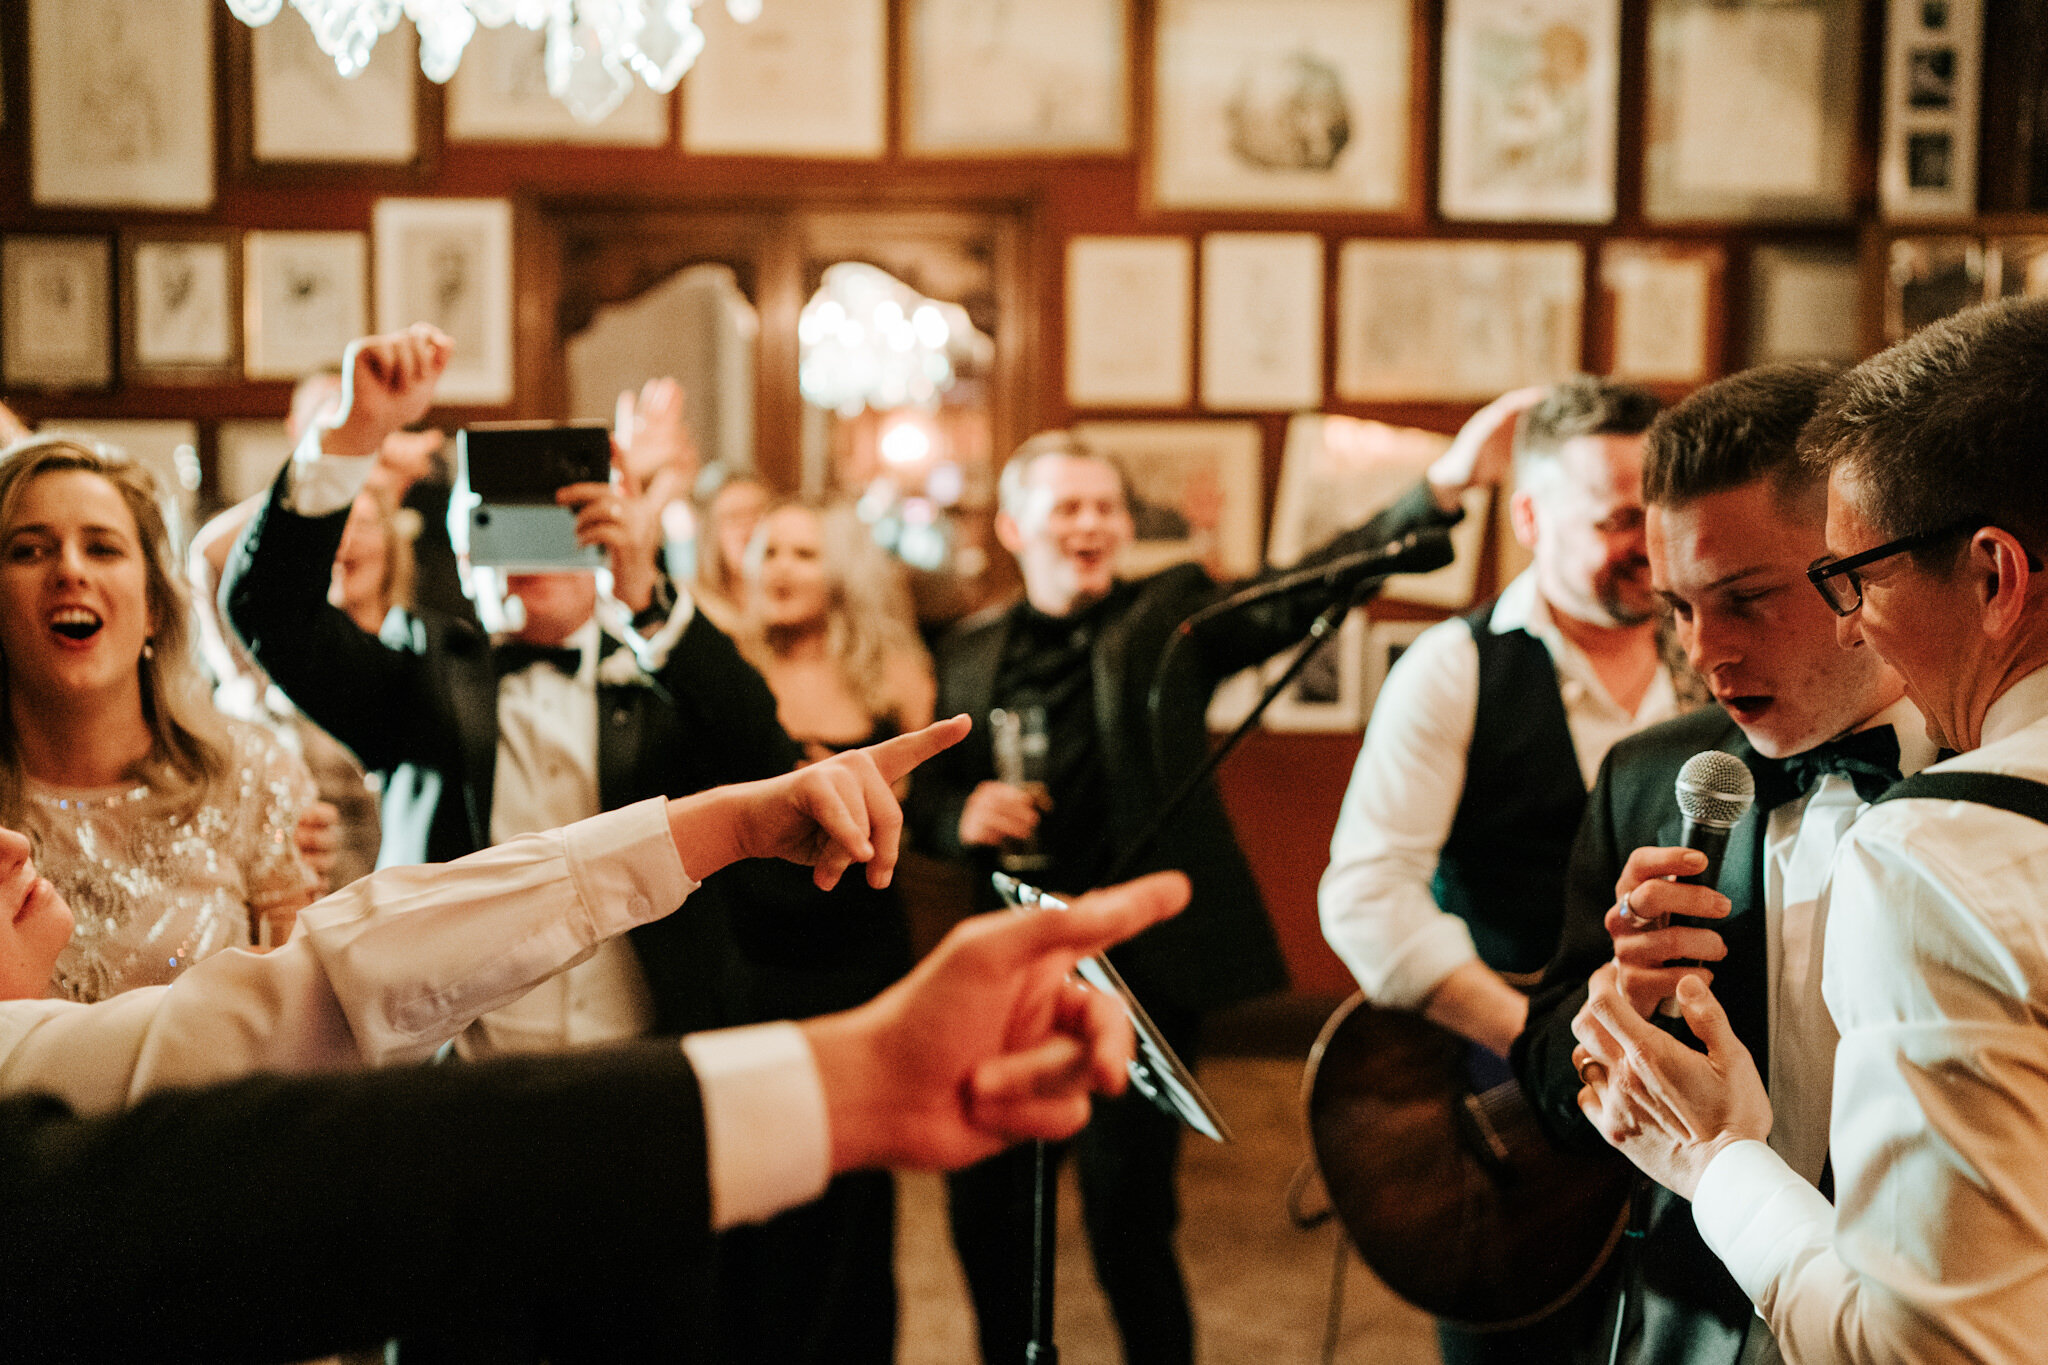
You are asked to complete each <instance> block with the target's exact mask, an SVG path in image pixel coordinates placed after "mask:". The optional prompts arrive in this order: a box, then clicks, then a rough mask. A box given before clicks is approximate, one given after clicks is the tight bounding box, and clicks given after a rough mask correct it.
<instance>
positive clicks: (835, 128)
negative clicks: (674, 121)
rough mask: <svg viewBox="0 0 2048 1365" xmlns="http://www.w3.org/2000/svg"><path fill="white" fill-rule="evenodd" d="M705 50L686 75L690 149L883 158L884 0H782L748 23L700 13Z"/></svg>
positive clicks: (722, 12)
mask: <svg viewBox="0 0 2048 1365" xmlns="http://www.w3.org/2000/svg"><path fill="white" fill-rule="evenodd" d="M697 23H698V24H699V25H700V26H702V28H703V29H704V55H703V56H701V57H699V58H698V59H697V64H696V65H695V66H694V67H692V68H690V74H689V75H688V76H687V77H685V78H684V80H683V149H684V150H685V151H689V152H713V153H722V154H726V155H745V156H816V157H878V156H880V155H881V154H882V153H883V152H884V151H885V150H886V149H887V145H888V117H887V113H888V110H887V103H888V100H887V95H888V88H889V81H888V60H889V45H888V14H887V12H886V6H885V4H884V0H775V3H774V4H772V5H764V6H762V7H761V12H760V13H759V14H758V15H757V16H756V17H755V18H754V20H753V22H751V23H746V24H742V23H739V22H737V21H736V20H734V19H733V18H732V16H731V15H730V14H728V13H727V12H726V7H725V6H724V5H705V6H703V7H702V8H700V9H699V10H698V11H697Z"/></svg>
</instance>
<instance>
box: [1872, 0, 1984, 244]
mask: <svg viewBox="0 0 2048 1365" xmlns="http://www.w3.org/2000/svg"><path fill="white" fill-rule="evenodd" d="M1983 51H1984V7H1983V4H1982V0H1891V4H1890V6H1889V12H1888V13H1887V14H1886V16H1885V57H1884V140H1883V145H1882V146H1881V147H1880V149H1879V151H1878V158H1877V202H1878V206H1879V207H1880V208H1881V209H1883V211H1884V215H1885V217H1887V218H1895V219H1913V218H1967V217H1969V216H1970V215H1971V214H1973V213H1975V212H1976V211H1977V102H1978V98H1979V87H1980V86H1981V84H1982V72H1981V60H1982V55H1983Z"/></svg>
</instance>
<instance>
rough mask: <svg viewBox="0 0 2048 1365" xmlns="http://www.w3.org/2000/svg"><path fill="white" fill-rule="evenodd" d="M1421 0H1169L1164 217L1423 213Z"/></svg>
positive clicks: (1155, 189)
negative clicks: (1414, 132)
mask: <svg viewBox="0 0 2048 1365" xmlns="http://www.w3.org/2000/svg"><path fill="white" fill-rule="evenodd" d="M1412 32H1413V9H1412V0H1160V3H1159V10H1158V29H1157V33H1156V37H1155V43H1154V76H1153V117H1152V155H1151V176H1150V181H1151V192H1152V199H1153V202H1154V203H1156V204H1157V205H1159V206H1160V207H1162V208H1188V209H1194V208H1211V209H1224V208H1245V209H1317V210H1352V211H1363V212H1385V213H1395V212H1401V211H1404V210H1406V209H1408V208H1409V207H1411V205H1410V193H1411V191H1410V167H1409V135H1408V130H1409V119H1410V115H1411V105H1412V100H1411V88H1410V82H1411V73H1410V65H1411V60H1410V55H1409V54H1410V47H1411V37H1412Z"/></svg>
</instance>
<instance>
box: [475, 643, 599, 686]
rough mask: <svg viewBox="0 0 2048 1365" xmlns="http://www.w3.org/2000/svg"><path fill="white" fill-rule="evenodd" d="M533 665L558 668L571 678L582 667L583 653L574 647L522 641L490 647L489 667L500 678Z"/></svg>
mask: <svg viewBox="0 0 2048 1365" xmlns="http://www.w3.org/2000/svg"><path fill="white" fill-rule="evenodd" d="M535 664H547V665H549V666H550V667H553V668H558V669H560V670H561V671H562V672H563V673H565V674H567V675H568V676H569V677H572V678H573V677H575V676H576V673H577V671H578V670H579V669H581V668H582V667H583V651H582V650H580V649H577V648H576V647H575V646H574V645H530V644H528V643H526V641H524V640H507V641H505V642H504V643H503V644H499V645H493V646H492V647H491V666H492V667H493V668H495V669H496V670H497V672H498V676H499V677H501V678H503V677H507V676H509V675H511V674H513V673H519V672H523V671H524V670H526V669H529V668H531V667H533V666H534V665H535Z"/></svg>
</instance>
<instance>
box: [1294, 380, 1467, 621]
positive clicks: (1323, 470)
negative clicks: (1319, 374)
mask: <svg viewBox="0 0 2048 1365" xmlns="http://www.w3.org/2000/svg"><path fill="white" fill-rule="evenodd" d="M1450 443H1451V438H1450V437H1448V436H1444V435H1441V434H1440V433H1438V432H1434V431H1423V430H1421V429H1419V428H1416V427H1397V426H1389V425H1388V424H1387V423H1385V422H1374V421H1370V420H1368V419H1366V418H1362V417H1346V416H1343V415H1341V414H1334V413H1327V414H1326V413H1302V414H1300V415H1298V416H1296V417H1294V418H1292V419H1290V420H1289V421H1288V423H1287V444H1286V447H1285V449H1284V450H1283V451H1282V454H1281V458H1280V490H1279V492H1278V493H1277V494H1276V495H1275V497H1274V499H1273V530H1272V533H1271V535H1270V536H1269V537H1268V538H1267V541H1266V560H1267V562H1268V563H1270V564H1274V565H1277V566H1280V567H1283V568H1284V567H1287V566H1289V565H1292V564H1295V563H1298V562H1299V561H1300V559H1301V557H1302V556H1303V555H1305V554H1307V553H1308V552H1309V551H1311V550H1314V549H1316V548H1317V547H1319V546H1321V545H1323V544H1325V543H1327V542H1328V541H1330V540H1332V539H1334V538H1335V537H1336V536H1339V535H1341V534H1343V533H1344V532H1346V531H1349V530H1351V529H1352V528H1353V527H1356V526H1360V525H1363V524H1364V523H1365V522H1366V521H1367V520H1368V519H1369V518H1371V517H1372V515H1373V514H1374V513H1376V512H1378V511H1380V510H1382V509H1383V508H1385V507H1387V506H1388V505H1389V504H1391V503H1392V502H1393V501H1394V500H1395V499H1396V498H1398V497H1400V496H1401V495H1402V494H1404V493H1406V492H1407V491H1408V490H1409V489H1410V488H1412V487H1414V486H1415V483H1416V481H1417V480H1419V479H1420V478H1421V477H1422V475H1423V471H1424V470H1426V469H1428V468H1429V463H1430V461H1431V460H1433V459H1435V458H1436V457H1437V456H1438V455H1440V454H1442V453H1443V451H1444V449H1445V448H1446V447H1448V446H1449V445H1450ZM1488 497H1489V494H1488V493H1487V491H1486V490H1485V489H1483V488H1475V489H1472V490H1471V491H1469V492H1467V493H1466V494H1465V519H1464V520H1463V521H1461V522H1459V523H1458V525H1457V526H1456V527H1455V528H1453V529H1452V531H1451V547H1452V550H1453V558H1452V560H1451V562H1450V563H1449V564H1446V565H1445V566H1444V567H1443V568H1441V569H1437V570H1434V571H1433V572H1430V573H1426V574H1396V575H1394V576H1393V577H1391V578H1389V579H1388V580H1387V581H1386V585H1385V586H1384V587H1383V588H1382V589H1381V590H1380V596H1381V597H1382V598H1383V599H1386V600H1394V601H1404V602H1416V603H1421V604H1425V605H1429V606H1438V607H1444V608H1447V609H1451V610H1456V609H1460V608H1463V607H1465V606H1467V605H1469V604H1470V603H1471V601H1472V595H1473V592H1474V591H1475V589H1476V588H1477V586H1478V582H1479V555H1480V552H1481V550H1482V549H1484V547H1485V544H1486V523H1487V515H1486V509H1487V499H1488Z"/></svg>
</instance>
